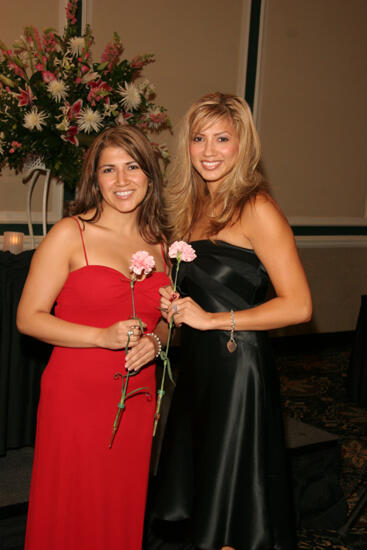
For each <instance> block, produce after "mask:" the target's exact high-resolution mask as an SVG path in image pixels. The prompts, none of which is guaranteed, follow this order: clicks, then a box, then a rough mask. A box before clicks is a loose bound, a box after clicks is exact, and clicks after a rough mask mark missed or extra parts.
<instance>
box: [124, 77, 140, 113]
mask: <svg viewBox="0 0 367 550" xmlns="http://www.w3.org/2000/svg"><path fill="white" fill-rule="evenodd" d="M118 92H119V94H120V96H121V97H122V99H121V100H120V103H121V104H122V106H123V107H125V108H126V109H128V110H129V111H132V110H133V109H137V108H138V107H139V105H140V103H141V96H140V92H139V88H138V87H137V86H135V84H133V83H131V84H129V83H128V82H125V84H124V86H119V87H118Z"/></svg>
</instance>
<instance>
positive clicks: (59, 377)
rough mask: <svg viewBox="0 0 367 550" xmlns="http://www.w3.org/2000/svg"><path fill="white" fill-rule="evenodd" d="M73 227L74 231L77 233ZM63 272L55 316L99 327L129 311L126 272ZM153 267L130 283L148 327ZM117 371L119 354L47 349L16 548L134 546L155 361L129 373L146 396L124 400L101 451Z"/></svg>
mask: <svg viewBox="0 0 367 550" xmlns="http://www.w3.org/2000/svg"><path fill="white" fill-rule="evenodd" d="M81 234H82V233H81ZM82 244H83V248H84V254H85V260H86V265H85V266H84V267H81V268H80V269H77V270H75V271H72V272H71V273H70V274H69V276H68V278H67V280H66V282H65V285H64V287H63V289H62V290H61V292H60V294H59V296H58V298H57V304H56V308H55V315H56V316H57V317H60V318H61V319H65V320H67V321H71V322H73V323H79V324H84V325H89V326H96V327H107V326H109V325H112V324H113V323H115V322H117V321H119V320H123V319H127V318H128V317H130V316H131V315H132V301H131V290H130V279H128V278H127V277H125V276H124V275H123V274H122V273H120V272H119V271H117V270H115V269H112V268H109V267H107V266H103V265H89V264H88V259H87V254H86V251H85V247H84V241H83V236H82ZM167 284H169V278H168V276H167V275H166V274H165V273H163V272H154V273H153V274H152V275H150V276H147V277H146V279H144V280H143V281H140V282H136V283H135V287H134V297H135V307H136V314H137V316H139V317H140V318H141V319H142V320H143V321H144V322H145V323H146V324H147V329H146V330H147V332H151V331H153V330H154V328H155V326H156V324H157V322H158V320H159V318H160V311H159V293H158V289H159V287H161V286H163V285H167ZM117 372H122V373H123V374H124V373H125V372H126V371H125V368H124V351H120V350H119V351H112V350H108V349H99V348H87V349H85V348H84V349H82V348H67V347H59V346H56V347H55V348H54V350H53V353H52V356H51V358H50V361H49V363H48V365H47V367H46V369H45V371H44V374H43V377H42V382H41V398H40V403H39V407H38V420H37V436H36V445H35V456H34V465H33V474H32V483H31V493H30V500H29V511H28V521H27V533H26V545H25V548H26V550H83V549H88V550H138V549H140V548H141V544H142V533H143V521H144V512H145V504H146V492H147V482H148V473H149V461H150V451H151V442H152V430H153V416H154V409H155V366H154V364H150V365H149V366H147V367H146V368H144V369H142V370H141V372H140V373H139V374H138V375H136V376H134V377H132V378H130V381H129V390H133V389H134V388H137V387H141V386H145V387H148V388H149V392H150V394H151V398H150V399H147V397H146V395H144V394H139V395H137V396H134V397H131V398H130V399H128V401H127V403H126V409H125V412H124V413H123V417H122V420H121V423H120V426H119V430H118V432H117V434H116V437H115V440H114V442H113V446H112V448H111V449H109V447H108V445H109V441H110V437H111V433H112V426H113V422H114V418H115V415H116V411H117V404H118V402H119V401H120V396H121V378H118V379H117V380H116V379H115V378H114V375H115V373H117Z"/></svg>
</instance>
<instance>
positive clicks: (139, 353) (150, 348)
mask: <svg viewBox="0 0 367 550" xmlns="http://www.w3.org/2000/svg"><path fill="white" fill-rule="evenodd" d="M156 354H157V343H156V340H155V338H154V336H149V334H144V335H143V336H142V337H141V338H140V340H139V342H138V343H137V344H136V345H135V346H134V347H133V348H132V349H129V352H128V354H127V355H126V360H125V367H126V370H129V371H138V370H140V369H141V368H142V367H144V365H147V364H148V363H151V362H152V361H153V360H154V359H155V356H156Z"/></svg>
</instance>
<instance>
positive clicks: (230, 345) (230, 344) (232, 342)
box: [227, 339, 237, 353]
mask: <svg viewBox="0 0 367 550" xmlns="http://www.w3.org/2000/svg"><path fill="white" fill-rule="evenodd" d="M227 349H228V351H229V353H233V352H234V351H236V349H237V344H236V341H235V340H232V339H230V340H228V342H227Z"/></svg>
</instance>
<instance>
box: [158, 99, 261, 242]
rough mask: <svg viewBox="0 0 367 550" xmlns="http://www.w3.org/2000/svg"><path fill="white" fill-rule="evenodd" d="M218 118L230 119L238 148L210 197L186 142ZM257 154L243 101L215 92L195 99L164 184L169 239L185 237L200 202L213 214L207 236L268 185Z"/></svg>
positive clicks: (255, 138)
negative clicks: (208, 206) (221, 180)
mask: <svg viewBox="0 0 367 550" xmlns="http://www.w3.org/2000/svg"><path fill="white" fill-rule="evenodd" d="M223 118H230V119H231V120H232V122H233V124H234V127H235V129H236V132H237V135H238V138H239V152H238V158H237V161H236V164H235V165H234V167H233V169H232V171H231V172H230V173H229V174H228V175H227V176H226V178H225V179H224V180H223V182H222V183H221V184H220V186H219V188H218V190H217V192H216V194H215V197H214V199H211V198H210V196H209V192H208V189H207V186H206V183H205V181H204V180H203V179H202V178H201V176H200V175H199V174H198V173H197V172H196V170H195V169H194V168H193V166H192V163H191V159H190V153H189V145H190V141H191V139H192V138H193V136H194V134H195V133H197V132H200V131H201V130H203V129H204V128H206V127H208V126H210V125H211V124H212V123H214V122H216V121H218V120H220V119H223ZM260 156H261V145H260V139H259V136H258V133H257V131H256V128H255V126H254V123H253V120H252V116H251V111H250V108H249V106H248V105H247V103H246V101H245V100H244V99H242V98H240V97H237V96H234V95H230V94H222V93H220V92H216V93H213V94H208V95H205V96H204V97H202V98H201V99H199V100H198V101H197V102H196V103H194V104H193V105H192V106H191V107H190V109H189V110H188V112H187V113H186V115H185V117H184V119H183V121H182V125H181V129H180V134H179V136H178V147H177V152H176V155H175V158H174V161H173V164H172V170H171V175H170V178H169V181H168V183H167V185H166V188H165V198H166V204H167V208H168V213H169V220H170V229H171V232H172V236H173V238H174V239H184V240H188V239H189V238H190V234H191V232H192V229H193V227H194V225H195V223H196V222H197V220H198V218H199V217H200V214H201V212H202V211H203V205H204V204H205V203H207V202H208V201H209V202H210V201H211V210H212V212H216V214H215V215H212V216H211V217H210V218H209V226H208V234H207V236H208V237H210V236H213V235H216V234H217V233H218V232H219V231H220V230H221V229H223V228H224V227H225V226H226V225H228V224H230V223H234V222H235V221H236V220H237V219H238V217H239V216H240V214H241V211H242V208H243V206H244V204H245V203H246V202H247V201H248V200H250V198H252V197H254V196H255V195H256V194H257V193H258V192H260V191H263V190H266V189H267V184H266V182H265V181H264V179H263V177H262V176H261V174H260V172H259V171H258V168H257V167H258V163H259V161H260Z"/></svg>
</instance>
